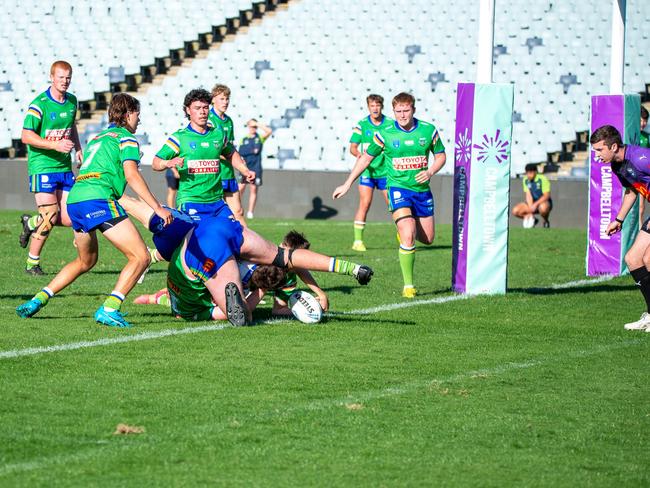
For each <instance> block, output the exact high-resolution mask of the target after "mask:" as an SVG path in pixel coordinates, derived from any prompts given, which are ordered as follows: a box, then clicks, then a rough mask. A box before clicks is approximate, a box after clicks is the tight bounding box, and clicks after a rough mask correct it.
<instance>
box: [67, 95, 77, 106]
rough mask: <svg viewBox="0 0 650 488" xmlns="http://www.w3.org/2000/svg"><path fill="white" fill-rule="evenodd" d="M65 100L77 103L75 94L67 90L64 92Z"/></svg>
mask: <svg viewBox="0 0 650 488" xmlns="http://www.w3.org/2000/svg"><path fill="white" fill-rule="evenodd" d="M65 97H66V100H67V101H68V102H70V103H74V104H75V105H77V96H76V95H75V94H74V93H70V92H67V93H66V94H65Z"/></svg>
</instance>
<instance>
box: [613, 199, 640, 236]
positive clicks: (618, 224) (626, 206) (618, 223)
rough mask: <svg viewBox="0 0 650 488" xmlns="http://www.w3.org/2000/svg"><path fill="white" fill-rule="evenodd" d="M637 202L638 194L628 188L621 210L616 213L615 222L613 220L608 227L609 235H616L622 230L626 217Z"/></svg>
mask: <svg viewBox="0 0 650 488" xmlns="http://www.w3.org/2000/svg"><path fill="white" fill-rule="evenodd" d="M635 202H636V193H635V192H633V191H632V190H631V189H630V188H626V189H625V193H624V194H623V202H622V203H621V208H620V209H619V211H618V212H617V213H616V217H615V218H614V220H612V221H611V222H610V223H609V225H608V226H607V235H612V234H616V233H617V232H619V231H620V230H621V228H622V227H623V221H624V220H625V217H627V214H628V213H629V211H630V209H631V208H632V206H633V205H634V203H635Z"/></svg>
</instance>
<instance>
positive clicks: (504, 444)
mask: <svg viewBox="0 0 650 488" xmlns="http://www.w3.org/2000/svg"><path fill="white" fill-rule="evenodd" d="M18 215H19V214H18V213H17V212H2V213H0V235H1V236H2V242H3V243H4V244H5V245H4V248H5V250H7V254H6V255H5V257H4V258H3V265H2V269H1V270H0V306H1V307H2V309H1V311H2V315H1V318H0V386H1V391H2V401H1V402H0V412H1V415H0V418H1V419H2V429H1V433H0V486H102V485H103V486H108V485H111V486H196V485H214V486H438V485H443V486H551V485H553V486H608V487H609V486H648V484H649V483H650V457H649V456H648V445H650V434H649V432H650V402H649V400H648V398H649V389H648V357H649V352H650V346H649V344H650V334H646V333H643V332H641V333H635V332H626V331H624V330H623V327H622V325H623V323H624V322H626V321H631V320H636V319H637V318H638V316H639V315H640V313H641V312H642V311H643V307H642V298H641V295H640V294H639V293H638V291H637V290H636V289H635V286H634V284H633V283H632V280H631V279H630V278H629V277H622V278H615V279H611V280H596V281H594V282H592V283H585V282H582V280H584V279H585V277H584V247H585V234H584V232H582V231H578V230H562V229H550V230H544V229H533V230H529V231H524V230H523V229H520V228H515V229H513V230H512V231H511V235H510V252H509V259H510V268H509V277H508V279H509V292H508V294H507V295H505V296H496V297H475V298H469V299H462V298H459V297H457V296H455V295H454V294H452V293H451V292H450V275H451V272H450V268H451V235H450V234H451V229H450V227H449V226H439V228H438V233H439V234H438V237H437V239H436V242H435V244H434V245H433V246H432V247H429V248H424V247H422V248H419V249H418V253H417V261H416V285H417V286H418V289H419V290H420V292H421V293H420V295H419V297H418V299H417V300H416V301H411V302H405V301H404V300H403V299H402V298H401V297H400V291H401V275H400V272H399V266H398V261H397V249H396V244H395V237H394V229H393V226H392V225H390V224H388V223H386V224H383V223H377V224H369V225H368V228H367V231H366V235H367V243H368V247H369V251H368V252H367V253H365V254H363V255H362V256H359V255H355V256H352V251H349V250H348V246H349V244H351V224H350V223H343V222H329V221H327V222H323V221H306V222H302V221H301V222H279V221H271V220H259V221H258V220H256V221H254V224H253V228H254V229H256V230H258V231H259V232H260V233H262V234H263V235H265V236H267V237H269V238H272V239H274V240H276V241H277V240H279V239H280V237H281V236H282V235H283V234H284V233H285V232H286V231H287V230H289V229H290V228H293V227H295V228H298V229H300V230H302V231H304V232H305V233H306V234H307V236H308V237H309V238H310V240H311V241H312V248H313V249H315V250H318V251H321V252H324V253H327V254H335V255H338V256H343V257H349V258H353V257H354V259H358V260H359V261H362V262H364V263H366V264H369V265H370V266H372V267H373V268H374V269H375V276H374V278H373V281H372V282H371V283H370V285H369V286H368V287H359V286H357V285H356V283H355V282H354V280H352V279H350V278H349V277H340V276H333V275H319V276H318V278H319V282H320V283H321V285H322V286H323V288H324V289H325V290H326V291H327V292H328V294H329V296H330V303H331V307H332V310H333V312H334V313H333V314H332V315H331V316H329V317H328V320H327V321H326V322H324V323H322V324H318V325H315V326H307V325H302V324H299V323H296V322H295V321H277V322H276V321H270V320H268V319H269V318H270V309H269V306H268V305H267V306H266V307H264V306H263V307H262V308H261V309H260V310H259V311H258V312H257V318H258V325H257V326H255V327H249V328H239V329H235V328H232V327H226V326H224V324H221V323H213V324H205V323H203V324H194V323H187V322H181V321H178V320H175V319H173V318H171V317H170V316H169V315H168V314H167V313H166V310H165V309H164V308H163V307H160V306H148V307H147V306H140V307H139V306H136V305H132V304H127V305H126V306H125V309H126V310H127V311H128V312H129V318H130V319H131V320H132V322H133V323H134V325H135V327H134V328H133V329H131V330H115V329H112V328H108V327H105V326H100V325H97V324H95V323H94V322H93V321H92V319H91V318H90V317H91V316H92V313H93V312H94V310H95V309H96V308H97V307H98V306H99V304H100V303H101V302H102V301H103V299H104V296H105V294H106V293H107V292H110V290H111V289H112V285H113V284H114V282H115V279H116V273H117V272H118V271H119V269H120V268H121V263H122V259H121V258H120V256H119V255H118V253H117V252H115V251H114V250H113V249H112V248H110V246H109V245H108V244H107V243H106V241H101V244H100V246H101V250H100V262H99V264H98V265H97V267H96V269H95V270H94V272H92V273H91V274H89V275H87V276H85V277H82V278H81V279H80V280H79V281H78V283H75V284H74V285H72V286H71V287H70V288H69V289H67V290H65V291H64V292H63V293H61V295H60V296H58V297H55V298H54V299H53V300H52V301H51V302H50V304H49V305H48V306H47V307H46V308H45V309H44V310H42V311H41V312H40V313H39V314H38V315H37V316H36V317H34V318H32V319H29V320H21V319H19V318H18V317H17V316H16V315H15V313H14V308H15V307H16V306H17V305H18V304H19V303H20V302H22V301H23V300H26V299H28V298H31V296H32V295H33V294H34V293H35V292H36V291H38V289H39V288H40V287H42V286H44V285H45V284H46V283H47V281H48V279H49V278H51V275H50V276H47V277H44V278H34V277H29V276H26V275H25V274H24V273H23V272H22V266H23V260H24V257H25V252H24V251H23V250H22V249H20V248H19V246H18V244H17V234H18V231H19V228H18V227H19V226H18ZM73 255H74V249H73V247H72V243H71V233H70V231H69V230H61V229H56V230H55V231H54V233H53V235H52V237H51V241H50V242H48V245H47V247H46V249H45V252H44V254H43V267H44V269H45V270H46V271H48V272H54V271H56V270H58V268H59V267H60V266H61V265H62V264H63V263H64V262H65V261H66V260H68V259H70V258H71V257H72V256H73ZM163 278H164V268H163V267H158V268H153V269H152V270H151V271H150V273H149V275H148V276H147V280H146V281H145V283H144V284H143V285H140V286H139V287H138V288H137V289H136V290H135V292H134V293H133V294H132V296H131V299H132V298H133V297H134V296H135V295H136V294H138V293H141V292H151V291H154V290H156V289H158V288H160V287H161V285H162V284H163ZM127 300H128V299H127ZM405 303H406V304H407V305H409V306H408V307H403V308H398V307H396V306H393V305H394V304H405ZM206 326H207V327H206ZM201 327H202V328H201ZM172 331H176V332H180V333H178V334H174V335H172V334H171V332H172ZM121 339H125V341H124V342H117V341H118V340H121ZM130 339H133V340H130ZM136 339H140V340H136ZM102 340H103V342H101V341H102ZM59 346H60V347H59ZM38 348H42V349H38ZM120 423H126V424H129V425H132V426H138V427H142V428H143V429H144V432H143V433H141V434H130V435H114V434H113V432H114V431H115V429H116V426H117V425H118V424H120Z"/></svg>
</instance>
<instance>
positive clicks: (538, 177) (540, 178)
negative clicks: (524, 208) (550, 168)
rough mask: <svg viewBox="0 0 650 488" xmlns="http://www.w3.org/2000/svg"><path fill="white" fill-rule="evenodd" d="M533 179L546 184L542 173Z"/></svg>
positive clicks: (546, 179) (545, 178)
mask: <svg viewBox="0 0 650 488" xmlns="http://www.w3.org/2000/svg"><path fill="white" fill-rule="evenodd" d="M535 179H536V180H539V181H541V182H542V183H548V178H547V177H546V176H544V175H543V174H542V173H537V176H535Z"/></svg>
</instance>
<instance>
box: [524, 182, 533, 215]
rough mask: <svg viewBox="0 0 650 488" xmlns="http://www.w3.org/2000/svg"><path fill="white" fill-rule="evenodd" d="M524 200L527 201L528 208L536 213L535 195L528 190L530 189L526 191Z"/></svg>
mask: <svg viewBox="0 0 650 488" xmlns="http://www.w3.org/2000/svg"><path fill="white" fill-rule="evenodd" d="M524 200H526V205H528V208H529V209H530V210H531V211H535V207H533V205H534V204H535V202H533V194H532V193H531V192H530V191H529V190H528V187H526V188H525V189H524Z"/></svg>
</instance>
